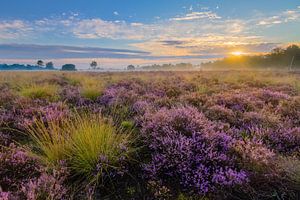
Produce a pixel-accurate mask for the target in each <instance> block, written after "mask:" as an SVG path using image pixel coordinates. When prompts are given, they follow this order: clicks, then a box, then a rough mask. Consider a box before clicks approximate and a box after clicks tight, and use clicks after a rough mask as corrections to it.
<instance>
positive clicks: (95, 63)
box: [90, 61, 98, 69]
mask: <svg viewBox="0 0 300 200" xmlns="http://www.w3.org/2000/svg"><path fill="white" fill-rule="evenodd" d="M90 66H91V68H92V69H96V67H97V66H98V63H97V62H96V61H92V62H91V64H90Z"/></svg>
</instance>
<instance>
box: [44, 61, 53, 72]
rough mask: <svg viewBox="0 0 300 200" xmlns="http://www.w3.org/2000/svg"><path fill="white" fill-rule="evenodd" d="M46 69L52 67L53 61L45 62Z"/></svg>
mask: <svg viewBox="0 0 300 200" xmlns="http://www.w3.org/2000/svg"><path fill="white" fill-rule="evenodd" d="M46 69H50V70H51V69H54V64H53V62H47V63H46Z"/></svg>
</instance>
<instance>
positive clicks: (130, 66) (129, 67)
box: [127, 65, 135, 70]
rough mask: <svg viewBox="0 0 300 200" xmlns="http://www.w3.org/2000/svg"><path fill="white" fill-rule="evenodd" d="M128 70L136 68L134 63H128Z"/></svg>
mask: <svg viewBox="0 0 300 200" xmlns="http://www.w3.org/2000/svg"><path fill="white" fill-rule="evenodd" d="M127 70H135V67H134V65H128V66H127Z"/></svg>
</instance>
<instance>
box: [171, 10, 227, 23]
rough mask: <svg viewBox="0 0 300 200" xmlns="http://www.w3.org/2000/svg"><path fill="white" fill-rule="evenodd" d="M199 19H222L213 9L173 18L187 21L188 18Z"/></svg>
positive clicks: (172, 19) (173, 19)
mask: <svg viewBox="0 0 300 200" xmlns="http://www.w3.org/2000/svg"><path fill="white" fill-rule="evenodd" d="M197 19H221V17H220V16H218V15H217V14H216V13H214V12H212V11H207V12H191V13H187V14H186V15H184V16H179V17H174V18H171V19H170V20H171V21H187V20H197Z"/></svg>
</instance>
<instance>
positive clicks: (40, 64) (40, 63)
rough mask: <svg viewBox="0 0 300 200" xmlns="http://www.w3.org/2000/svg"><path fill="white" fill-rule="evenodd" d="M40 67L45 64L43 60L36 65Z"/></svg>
mask: <svg viewBox="0 0 300 200" xmlns="http://www.w3.org/2000/svg"><path fill="white" fill-rule="evenodd" d="M36 64H37V65H38V66H39V67H42V66H44V62H43V61H42V60H38V61H37V63H36Z"/></svg>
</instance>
